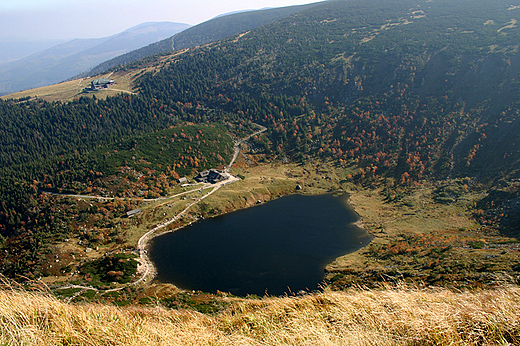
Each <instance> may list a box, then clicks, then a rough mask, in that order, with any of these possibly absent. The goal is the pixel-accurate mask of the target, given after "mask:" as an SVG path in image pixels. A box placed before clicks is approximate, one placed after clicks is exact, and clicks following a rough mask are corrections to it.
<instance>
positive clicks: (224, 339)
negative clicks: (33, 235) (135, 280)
mask: <svg viewBox="0 0 520 346" xmlns="http://www.w3.org/2000/svg"><path fill="white" fill-rule="evenodd" d="M0 343H2V344H9V345H11V344H14V345H448V344H449V345H474V344H479V345H491V344H493V345H497V344H500V345H507V344H518V343H520V289H519V288H516V287H514V288H500V289H494V290H484V291H478V292H463V293H455V292H452V291H449V290H444V289H439V290H416V289H404V288H400V289H387V290H379V291H356V290H351V291H348V292H326V293H322V294H313V295H307V296H303V297H286V298H264V299H251V300H249V299H246V300H232V304H231V305H230V307H229V308H227V309H226V310H224V311H222V312H220V313H217V314H215V315H204V314H201V313H197V312H194V311H186V310H180V311H179V310H166V309H164V308H161V307H154V308H144V307H138V306H133V307H126V308H117V307H115V306H108V305H100V304H90V305H72V304H66V303H63V302H60V301H58V300H56V299H55V298H53V297H51V296H50V295H47V294H42V293H28V292H23V291H18V290H3V291H0Z"/></svg>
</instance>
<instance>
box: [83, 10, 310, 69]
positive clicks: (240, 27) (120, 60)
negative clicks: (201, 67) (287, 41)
mask: <svg viewBox="0 0 520 346" xmlns="http://www.w3.org/2000/svg"><path fill="white" fill-rule="evenodd" d="M312 6H314V5H302V6H290V7H283V8H275V9H266V10H258V11H247V12H239V13H233V14H228V15H223V16H218V17H216V18H213V19H211V20H208V21H206V22H204V23H201V24H198V25H196V26H194V27H192V28H189V29H187V30H184V31H183V32H180V33H178V34H176V35H175V36H172V37H169V38H167V39H164V40H162V41H159V42H156V43H152V44H150V45H149V46H147V47H143V48H141V49H137V50H135V51H133V52H129V53H126V54H123V55H121V56H118V57H116V58H114V59H111V60H109V61H105V62H103V63H102V64H100V65H98V66H96V67H94V68H93V69H92V70H91V71H89V72H88V73H85V74H82V75H80V76H86V75H89V76H93V75H96V74H99V73H102V72H105V71H108V70H109V69H111V68H114V67H116V66H120V65H123V64H128V63H130V62H133V61H136V60H139V59H143V58H146V57H149V56H153V55H156V54H164V53H168V52H171V51H174V50H180V49H185V48H190V47H195V46H201V45H204V44H207V43H210V42H214V41H218V40H220V39H223V38H225V37H228V36H231V35H235V34H238V33H241V32H246V31H248V30H251V29H254V28H257V27H259V26H262V25H265V24H267V23H271V22H274V21H276V20H279V19H281V18H284V17H287V16H290V15H293V14H295V13H298V12H301V11H303V10H305V9H307V8H310V7H312Z"/></svg>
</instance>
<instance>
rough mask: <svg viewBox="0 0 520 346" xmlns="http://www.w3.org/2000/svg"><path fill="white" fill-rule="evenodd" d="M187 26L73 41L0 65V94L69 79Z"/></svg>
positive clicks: (152, 26) (148, 27) (145, 27)
mask: <svg viewBox="0 0 520 346" xmlns="http://www.w3.org/2000/svg"><path fill="white" fill-rule="evenodd" d="M189 27H190V26H189V25H188V24H182V23H171V22H149V23H143V24H140V25H137V26H134V27H132V28H130V29H128V30H125V31H123V32H122V33H120V34H116V35H113V36H109V37H103V38H95V39H76V40H72V41H69V42H66V43H63V44H60V45H57V46H54V47H52V48H49V49H46V50H44V51H41V52H38V53H35V54H32V55H30V56H28V57H26V58H23V59H20V60H18V61H14V62H12V63H8V64H4V65H0V94H6V93H10V92H14V91H19V90H25V89H30V88H35V87H40V86H45V85H50V84H54V83H58V82H61V81H63V80H66V79H69V78H71V77H73V76H74V75H77V74H78V73H81V72H82V71H86V70H89V69H90V68H92V67H93V66H95V65H96V64H99V63H100V62H102V61H105V60H108V59H111V58H113V57H115V56H118V55H121V54H124V53H126V52H128V51H131V50H133V49H136V48H139V47H142V46H146V45H147V44H150V43H151V42H156V41H159V40H161V39H164V38H165V37H168V36H171V35H172V34H175V33H177V32H180V31H182V30H184V29H187V28H189Z"/></svg>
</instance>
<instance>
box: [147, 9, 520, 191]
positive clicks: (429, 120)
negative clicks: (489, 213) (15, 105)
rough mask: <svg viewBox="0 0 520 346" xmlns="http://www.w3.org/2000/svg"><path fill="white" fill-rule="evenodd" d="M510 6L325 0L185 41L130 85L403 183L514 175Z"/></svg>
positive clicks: (514, 57)
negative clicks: (236, 30)
mask: <svg viewBox="0 0 520 346" xmlns="http://www.w3.org/2000/svg"><path fill="white" fill-rule="evenodd" d="M469 8H471V11H470V12H467V11H468V10H469ZM518 11H520V10H519V9H517V8H515V7H512V6H510V5H509V3H506V2H493V3H489V2H485V1H477V2H475V1H456V2H448V1H446V2H444V1H436V2H420V1H419V2H418V1H399V2H395V1H375V0H374V1H365V2H344V1H330V2H326V3H324V4H322V5H321V6H319V7H316V8H313V9H310V10H307V11H304V12H302V13H300V14H298V15H295V16H293V17H289V18H286V19H282V20H281V21H279V22H276V23H274V24H271V25H267V26H264V27H262V28H259V29H257V30H255V31H252V32H249V33H247V34H245V35H243V36H240V38H238V39H234V38H233V39H229V40H228V41H225V42H223V43H218V44H214V45H212V46H209V47H205V48H201V49H198V50H194V51H191V52H189V53H186V54H183V55H181V56H179V57H178V58H176V59H175V61H174V62H173V63H172V64H171V65H170V66H169V67H167V68H164V69H162V70H161V71H160V72H157V73H155V74H148V75H146V76H144V77H143V78H142V79H141V80H140V84H139V86H140V89H141V93H142V95H148V96H152V95H153V97H156V98H157V99H158V100H160V101H161V102H162V103H164V104H165V105H172V104H173V103H174V102H178V101H181V102H200V103H203V104H205V105H206V106H210V107H220V108H222V109H225V110H226V111H228V112H235V113H240V114H243V116H244V117H245V118H246V119H251V120H254V121H259V122H262V123H263V124H264V125H266V126H268V127H269V128H270V132H271V138H272V140H273V142H274V145H273V148H275V149H276V148H279V149H280V150H282V151H287V152H290V153H291V154H292V155H294V156H296V157H301V154H302V153H303V154H314V153H315V151H319V154H320V155H321V156H326V157H333V158H335V159H338V160H345V161H347V162H351V161H352V160H354V161H356V163H359V164H360V165H361V166H362V167H363V168H365V169H366V170H367V171H368V172H369V173H370V174H385V175H388V174H390V175H392V176H394V177H396V178H397V179H399V180H401V181H403V182H406V181H407V180H409V179H417V178H422V177H424V176H425V175H431V174H435V175H437V176H449V175H468V174H469V175H475V176H479V177H481V178H485V179H496V178H499V177H503V176H505V175H507V176H509V177H516V176H517V171H518V168H519V166H518V164H519V161H518V160H519V158H520V157H519V156H518V154H519V151H518V136H515V135H514V132H515V131H516V130H517V129H518V107H517V106H518V105H517V100H518V96H519V95H518V92H519V91H520V90H519V88H518V85H517V83H516V79H517V75H518V73H519V71H520V66H519V65H518V64H519V62H520V61H519V59H518V54H517V51H516V46H517V38H518V27H517V26H516V25H515V24H514V23H516V20H515V18H514V17H515V16H516V14H517V13H518ZM325 123H326V124H327V125H326V126H322V124H325Z"/></svg>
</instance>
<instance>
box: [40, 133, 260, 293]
mask: <svg viewBox="0 0 520 346" xmlns="http://www.w3.org/2000/svg"><path fill="white" fill-rule="evenodd" d="M254 125H256V126H258V127H259V128H260V130H258V131H256V132H254V133H252V134H250V135H249V136H247V137H244V138H242V139H240V140H238V141H235V146H234V154H233V158H232V159H231V162H230V163H229V165H228V166H227V167H226V168H225V173H226V174H228V179H226V180H224V181H221V182H218V183H216V184H207V183H206V184H203V185H202V187H200V188H197V189H194V190H190V191H185V192H181V193H178V194H176V195H172V196H169V197H160V198H155V199H142V198H141V199H139V200H144V201H157V200H164V199H170V198H174V197H178V196H182V195H185V194H188V193H191V192H195V191H199V190H203V189H206V188H208V187H213V188H212V190H211V191H209V192H208V193H207V194H205V195H203V196H201V197H200V198H199V199H197V200H195V201H193V202H191V203H189V204H188V205H186V207H185V208H184V209H183V210H182V211H181V212H179V213H178V214H177V215H175V216H174V217H173V218H171V219H168V220H165V221H163V222H161V223H160V224H158V225H157V226H155V227H154V228H152V229H151V230H149V231H148V232H146V233H145V234H144V235H143V236H142V237H141V238H139V241H138V242H137V251H139V265H138V267H137V274H139V275H140V278H139V279H137V280H136V281H133V282H131V283H128V284H126V285H123V286H121V287H118V288H112V289H108V290H100V289H97V288H94V287H91V286H81V285H66V286H62V287H59V289H67V288H79V289H81V291H78V292H76V294H75V295H73V296H72V297H70V299H71V300H72V299H73V298H74V297H75V296H77V295H79V294H80V293H81V292H82V291H83V290H94V291H96V292H104V293H107V292H114V291H119V290H122V289H124V288H126V287H129V286H136V285H139V284H141V283H143V282H146V281H148V280H151V279H152V278H153V277H154V276H155V274H156V270H155V266H154V265H153V263H152V261H151V260H150V258H149V257H148V249H147V247H148V243H149V242H150V240H152V239H153V238H154V237H156V236H158V235H160V234H164V233H167V232H174V231H175V230H177V229H174V230H169V231H166V232H162V233H161V232H159V231H160V230H162V229H163V228H165V227H167V226H169V225H170V224H171V223H173V222H175V221H177V220H179V219H180V218H181V217H182V216H183V215H184V214H186V212H187V211H188V210H189V209H190V208H191V207H192V206H194V205H195V204H197V203H199V202H200V201H202V200H203V199H205V198H207V197H208V196H210V195H212V194H213V193H215V192H216V191H217V190H219V189H220V188H221V187H222V186H224V185H227V184H231V183H234V182H235V181H238V180H240V179H239V178H237V177H235V176H233V175H231V174H229V170H230V169H231V167H232V166H233V164H234V163H235V160H236V159H237V157H238V154H239V153H240V145H241V144H242V143H244V142H246V141H247V140H249V139H250V138H251V137H253V136H256V135H258V134H260V133H262V132H265V131H266V130H267V128H266V127H264V126H262V125H259V124H256V123H254ZM42 192H44V193H49V194H58V193H52V192H45V191H42ZM61 195H63V194H61ZM64 196H69V197H78V198H99V199H106V200H112V199H117V197H97V196H83V195H64ZM182 227H185V226H182Z"/></svg>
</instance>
